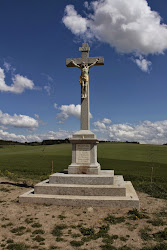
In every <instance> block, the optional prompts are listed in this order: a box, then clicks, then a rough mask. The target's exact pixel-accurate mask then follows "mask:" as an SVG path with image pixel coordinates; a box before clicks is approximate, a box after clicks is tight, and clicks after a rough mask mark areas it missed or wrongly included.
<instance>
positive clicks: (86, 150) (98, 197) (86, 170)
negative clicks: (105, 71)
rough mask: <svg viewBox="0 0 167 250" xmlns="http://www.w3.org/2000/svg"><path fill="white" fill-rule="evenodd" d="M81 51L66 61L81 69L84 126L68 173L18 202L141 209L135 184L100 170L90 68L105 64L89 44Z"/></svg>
mask: <svg viewBox="0 0 167 250" xmlns="http://www.w3.org/2000/svg"><path fill="white" fill-rule="evenodd" d="M79 50H80V51H81V52H82V56H81V58H72V59H67V60H66V66H67V67H77V68H79V69H80V70H81V76H80V81H79V82H80V84H81V128H80V130H79V131H77V132H76V133H74V134H73V137H72V139H71V140H70V141H71V143H72V163H71V164H70V165H69V166H68V173H67V169H65V170H64V171H63V172H59V173H54V174H52V175H50V176H49V180H45V181H42V182H40V183H38V184H37V185H35V187H34V189H32V190H30V191H28V192H26V193H25V194H23V195H20V197H19V202H27V203H40V204H54V205H59V206H88V207H90V206H100V207H110V208H130V209H132V208H137V209H139V198H138V196H137V194H136V192H135V190H134V188H133V186H132V183H131V182H130V181H124V179H123V176H122V175H114V170H101V169H100V168H101V167H100V164H99V163H98V162H97V143H98V140H97V138H96V136H95V134H94V133H92V132H91V131H90V129H89V69H90V68H91V67H93V66H94V65H103V64H104V58H103V57H89V50H90V48H89V45H88V44H87V43H83V44H82V47H81V48H79ZM104 167H105V166H104Z"/></svg>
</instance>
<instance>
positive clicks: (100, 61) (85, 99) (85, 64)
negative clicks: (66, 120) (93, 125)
mask: <svg viewBox="0 0 167 250" xmlns="http://www.w3.org/2000/svg"><path fill="white" fill-rule="evenodd" d="M79 51H81V58H71V59H66V66H67V67H77V68H79V69H80V70H81V76H80V80H79V82H80V84H81V130H89V126H90V125H89V69H90V68H91V67H93V66H96V65H104V57H89V51H90V47H89V45H88V43H83V44H82V47H80V48H79Z"/></svg>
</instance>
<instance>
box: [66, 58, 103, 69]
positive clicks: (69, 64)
mask: <svg viewBox="0 0 167 250" xmlns="http://www.w3.org/2000/svg"><path fill="white" fill-rule="evenodd" d="M97 59H99V60H98V62H97V63H96V64H95V66H96V65H104V57H88V58H85V59H83V58H68V59H66V66H67V67H76V66H75V65H74V64H73V63H72V62H71V61H74V62H75V63H76V64H78V65H81V64H82V62H85V63H87V64H88V66H90V65H91V64H92V63H94V62H95V61H96V60H97Z"/></svg>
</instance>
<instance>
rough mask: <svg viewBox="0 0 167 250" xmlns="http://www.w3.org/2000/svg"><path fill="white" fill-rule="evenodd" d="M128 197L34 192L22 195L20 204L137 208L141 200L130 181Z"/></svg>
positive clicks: (127, 189)
mask: <svg viewBox="0 0 167 250" xmlns="http://www.w3.org/2000/svg"><path fill="white" fill-rule="evenodd" d="M125 187H126V196H116V197H115V196H76V195H47V194H34V190H30V191H29V192H27V193H25V194H23V195H21V196H20V197H19V202H25V203H38V204H48V205H51V204H54V205H57V206H78V207H81V206H85V207H87V206H91V207H94V206H95V207H96V206H98V207H110V208H115V207H118V208H137V209H139V199H138V196H137V194H136V192H135V190H134V188H133V186H132V183H131V182H130V181H127V182H125Z"/></svg>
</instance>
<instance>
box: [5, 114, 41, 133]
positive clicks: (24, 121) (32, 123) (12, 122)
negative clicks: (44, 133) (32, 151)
mask: <svg viewBox="0 0 167 250" xmlns="http://www.w3.org/2000/svg"><path fill="white" fill-rule="evenodd" d="M0 124H2V125H5V126H7V125H8V126H14V127H18V128H29V129H34V128H37V127H38V121H37V120H35V119H34V118H32V117H29V116H27V115H16V114H14V115H13V116H12V115H9V114H7V113H3V112H2V111H1V110H0Z"/></svg>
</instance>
